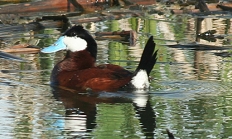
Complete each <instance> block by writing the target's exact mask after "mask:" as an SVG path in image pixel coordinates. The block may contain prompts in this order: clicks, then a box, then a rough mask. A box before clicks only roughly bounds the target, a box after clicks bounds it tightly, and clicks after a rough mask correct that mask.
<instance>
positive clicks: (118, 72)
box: [51, 50, 132, 91]
mask: <svg viewBox="0 0 232 139" xmlns="http://www.w3.org/2000/svg"><path fill="white" fill-rule="evenodd" d="M131 78H132V73H131V72H129V71H127V70H125V69H123V68H122V67H120V66H117V65H112V64H105V65H99V66H96V65H95V59H94V58H93V57H92V56H91V55H90V53H89V52H88V51H86V50H84V51H79V52H75V53H67V55H66V57H65V59H64V60H62V61H61V62H59V63H58V64H57V65H56V66H55V68H54V69H53V72H52V76H51V82H52V84H54V85H58V86H64V87H68V88H73V89H78V90H87V89H91V90H94V91H101V90H105V91H113V90H117V89H118V88H120V87H123V86H124V85H126V84H127V83H129V82H130V80H131Z"/></svg>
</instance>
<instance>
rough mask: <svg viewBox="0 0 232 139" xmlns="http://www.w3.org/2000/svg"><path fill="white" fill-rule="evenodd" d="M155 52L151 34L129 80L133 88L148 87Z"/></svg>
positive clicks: (154, 61) (154, 60)
mask: <svg viewBox="0 0 232 139" xmlns="http://www.w3.org/2000/svg"><path fill="white" fill-rule="evenodd" d="M157 52H158V50H156V51H155V42H154V41H153V36H151V37H150V38H149V39H148V41H147V44H146V46H145V48H144V50H143V53H142V56H141V59H140V62H139V65H138V67H137V69H136V70H135V74H134V77H133V78H132V80H131V84H132V85H133V86H134V87H135V88H137V89H138V88H140V89H143V88H148V87H149V78H148V76H149V74H150V72H151V70H152V69H153V67H154V65H155V63H156V60H157Z"/></svg>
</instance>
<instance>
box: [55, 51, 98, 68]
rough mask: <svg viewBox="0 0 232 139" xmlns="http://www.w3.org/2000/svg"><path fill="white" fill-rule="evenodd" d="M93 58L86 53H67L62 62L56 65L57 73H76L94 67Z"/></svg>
mask: <svg viewBox="0 0 232 139" xmlns="http://www.w3.org/2000/svg"><path fill="white" fill-rule="evenodd" d="M95 61H96V60H95V58H94V57H92V56H91V54H90V53H89V52H88V51H86V50H83V51H79V52H70V51H68V52H67V54H66V56H65V58H64V60H62V61H61V62H59V63H58V64H57V67H56V68H58V70H59V71H76V70H82V69H87V68H91V67H93V66H95Z"/></svg>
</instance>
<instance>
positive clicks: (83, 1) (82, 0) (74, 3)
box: [0, 0, 156, 14]
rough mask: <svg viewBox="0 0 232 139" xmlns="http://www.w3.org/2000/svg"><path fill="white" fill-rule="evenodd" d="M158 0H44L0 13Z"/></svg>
mask: <svg viewBox="0 0 232 139" xmlns="http://www.w3.org/2000/svg"><path fill="white" fill-rule="evenodd" d="M155 3H156V0H147V1H144V0H95V1H94V0H93V1H92V0H89V1H88V0H42V1H36V2H28V3H20V4H12V5H6V6H2V7H1V10H0V14H13V13H23V14H29V13H33V12H71V11H72V12H74V11H89V12H94V11H98V10H103V9H105V8H107V7H111V6H117V5H118V6H126V5H128V4H133V5H134V4H138V5H152V4H155Z"/></svg>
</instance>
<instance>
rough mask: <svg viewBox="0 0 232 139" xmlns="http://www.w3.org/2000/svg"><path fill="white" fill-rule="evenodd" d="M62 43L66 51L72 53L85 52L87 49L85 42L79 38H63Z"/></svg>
mask: <svg viewBox="0 0 232 139" xmlns="http://www.w3.org/2000/svg"><path fill="white" fill-rule="evenodd" d="M63 42H64V44H65V45H66V46H67V50H70V51H72V52H77V51H81V50H85V49H86V48H87V42H86V41H85V40H84V39H81V38H79V37H68V36H65V37H64V40H63Z"/></svg>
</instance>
